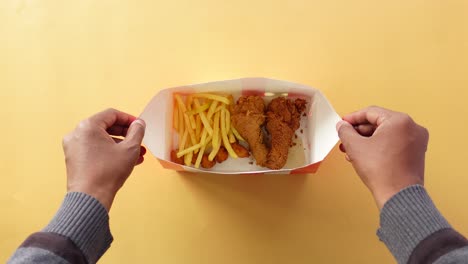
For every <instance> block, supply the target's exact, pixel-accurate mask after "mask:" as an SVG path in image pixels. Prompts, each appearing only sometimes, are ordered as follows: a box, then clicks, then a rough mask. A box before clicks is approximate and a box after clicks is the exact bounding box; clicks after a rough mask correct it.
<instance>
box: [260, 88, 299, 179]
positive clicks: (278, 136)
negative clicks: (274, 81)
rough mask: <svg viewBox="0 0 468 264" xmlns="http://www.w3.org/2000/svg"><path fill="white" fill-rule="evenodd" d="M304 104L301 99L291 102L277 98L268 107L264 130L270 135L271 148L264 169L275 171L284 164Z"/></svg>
mask: <svg viewBox="0 0 468 264" xmlns="http://www.w3.org/2000/svg"><path fill="white" fill-rule="evenodd" d="M306 104H307V102H306V101H305V100H303V99H296V100H295V101H294V102H293V101H291V100H289V99H286V98H284V97H278V98H275V99H273V100H272V101H271V102H270V104H269V105H268V109H267V121H266V130H267V131H268V133H270V135H271V148H270V151H269V152H268V155H267V162H266V167H268V168H270V169H274V170H277V169H281V168H282V167H283V166H284V165H285V164H286V161H287V160H288V153H289V148H290V147H291V144H292V137H293V136H294V132H295V131H296V129H298V128H299V126H300V118H301V114H302V112H303V111H304V110H305V108H306Z"/></svg>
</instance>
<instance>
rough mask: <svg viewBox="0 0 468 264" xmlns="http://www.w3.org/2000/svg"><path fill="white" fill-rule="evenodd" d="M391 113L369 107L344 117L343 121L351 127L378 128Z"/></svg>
mask: <svg viewBox="0 0 468 264" xmlns="http://www.w3.org/2000/svg"><path fill="white" fill-rule="evenodd" d="M391 113H392V111H390V110H387V109H384V108H381V107H377V106H371V107H368V108H365V109H362V110H359V111H357V112H354V113H352V114H349V115H346V116H344V117H343V120H345V121H346V122H348V123H350V124H352V125H353V126H357V125H361V124H371V125H374V126H379V125H380V124H382V122H383V121H384V120H385V119H386V118H387V117H388V116H389V115H391Z"/></svg>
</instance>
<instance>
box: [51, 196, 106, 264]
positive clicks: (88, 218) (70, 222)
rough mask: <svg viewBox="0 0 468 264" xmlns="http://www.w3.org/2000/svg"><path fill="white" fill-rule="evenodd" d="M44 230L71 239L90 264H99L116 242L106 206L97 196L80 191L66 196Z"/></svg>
mask: <svg viewBox="0 0 468 264" xmlns="http://www.w3.org/2000/svg"><path fill="white" fill-rule="evenodd" d="M43 231H44V232H52V233H57V234H60V235H63V236H66V237H68V238H70V239H71V240H72V241H73V242H74V243H75V244H76V245H77V246H78V247H79V248H80V250H81V251H82V252H83V254H84V255H85V257H86V259H87V260H88V262H89V263H96V261H97V260H98V259H99V258H100V257H101V256H102V255H103V254H104V252H106V250H107V249H108V248H109V247H110V244H111V243H112V241H113V237H112V234H111V233H110V229H109V216H108V214H107V211H106V209H105V208H104V206H102V204H101V203H100V202H99V201H98V200H96V199H95V198H94V197H91V196H89V195H87V194H85V193H80V192H70V193H67V195H66V196H65V199H64V201H63V203H62V206H61V207H60V209H59V210H58V212H57V213H56V215H55V216H54V218H53V219H52V221H51V222H50V223H49V225H48V226H47V227H46V228H45V229H44V230H43Z"/></svg>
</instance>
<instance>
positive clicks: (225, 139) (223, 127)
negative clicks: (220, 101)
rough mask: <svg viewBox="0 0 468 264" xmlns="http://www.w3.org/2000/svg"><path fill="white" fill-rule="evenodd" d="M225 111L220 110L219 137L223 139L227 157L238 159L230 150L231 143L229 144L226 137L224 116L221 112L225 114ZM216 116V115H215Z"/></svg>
mask: <svg viewBox="0 0 468 264" xmlns="http://www.w3.org/2000/svg"><path fill="white" fill-rule="evenodd" d="M226 111H227V110H226V109H222V110H221V137H222V138H223V144H224V147H225V148H226V150H227V152H228V153H229V155H230V156H231V157H233V158H238V156H237V154H236V152H235V151H234V150H233V149H232V147H231V143H229V139H228V137H227V130H226V114H225V113H223V112H226ZM216 114H217V113H216Z"/></svg>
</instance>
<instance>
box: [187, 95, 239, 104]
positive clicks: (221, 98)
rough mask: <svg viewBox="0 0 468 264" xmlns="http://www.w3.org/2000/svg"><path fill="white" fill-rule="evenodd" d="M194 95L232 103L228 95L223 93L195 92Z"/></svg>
mask: <svg viewBox="0 0 468 264" xmlns="http://www.w3.org/2000/svg"><path fill="white" fill-rule="evenodd" d="M193 96H194V97H201V98H207V99H211V100H214V101H219V102H222V103H225V104H227V105H228V104H230V102H229V99H227V98H226V97H224V96H221V95H216V94H207V93H198V94H194V95H193Z"/></svg>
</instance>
